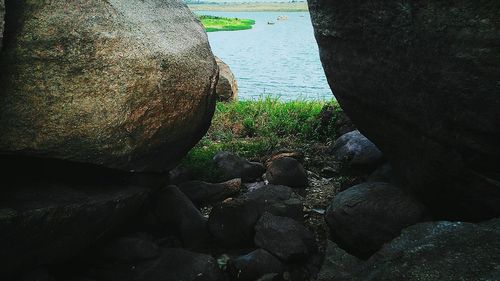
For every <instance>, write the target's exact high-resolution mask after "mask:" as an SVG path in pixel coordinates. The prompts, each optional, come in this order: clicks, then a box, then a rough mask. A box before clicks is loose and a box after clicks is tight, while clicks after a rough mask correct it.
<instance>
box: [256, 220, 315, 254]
mask: <svg viewBox="0 0 500 281" xmlns="http://www.w3.org/2000/svg"><path fill="white" fill-rule="evenodd" d="M255 245H257V246H259V247H261V248H264V249H266V250H268V251H269V252H270V253H272V254H274V255H275V256H277V257H278V258H280V259H282V260H284V261H297V260H301V259H305V258H307V257H308V256H310V255H311V254H313V253H315V252H316V251H317V249H318V248H317V245H316V239H315V237H314V235H313V234H312V232H311V231H309V230H308V229H307V228H306V227H305V226H303V225H302V224H300V223H299V222H298V221H296V220H294V219H291V218H286V217H279V216H275V215H272V214H270V213H267V212H266V213H264V215H262V217H261V218H260V219H259V221H258V222H257V225H255Z"/></svg>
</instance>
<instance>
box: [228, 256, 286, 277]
mask: <svg viewBox="0 0 500 281" xmlns="http://www.w3.org/2000/svg"><path fill="white" fill-rule="evenodd" d="M227 267H228V272H229V274H230V276H231V277H232V279H233V280H239V281H254V280H256V279H258V278H259V277H261V276H263V275H265V274H269V273H275V274H279V273H281V272H283V270H284V267H283V264H282V263H281V262H280V260H278V259H277V258H276V257H275V256H273V255H271V254H270V253H269V252H267V251H266V250H263V249H257V250H255V251H253V252H251V253H249V254H247V255H244V256H240V257H237V258H234V259H231V260H229V262H228V264H227Z"/></svg>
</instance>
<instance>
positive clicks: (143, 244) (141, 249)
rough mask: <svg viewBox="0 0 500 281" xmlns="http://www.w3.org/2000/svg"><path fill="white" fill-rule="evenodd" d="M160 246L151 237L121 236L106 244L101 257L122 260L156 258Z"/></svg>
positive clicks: (132, 260) (133, 260) (134, 260)
mask: <svg viewBox="0 0 500 281" xmlns="http://www.w3.org/2000/svg"><path fill="white" fill-rule="evenodd" d="M159 255H160V248H159V247H158V245H157V244H156V243H155V242H153V241H151V240H150V239H145V238H142V237H121V238H118V239H116V240H114V241H112V242H110V243H109V244H107V245H105V246H104V247H103V249H102V251H101V253H100V257H102V258H104V259H107V260H112V261H121V262H136V261H142V260H148V259H153V258H156V257H157V256H159Z"/></svg>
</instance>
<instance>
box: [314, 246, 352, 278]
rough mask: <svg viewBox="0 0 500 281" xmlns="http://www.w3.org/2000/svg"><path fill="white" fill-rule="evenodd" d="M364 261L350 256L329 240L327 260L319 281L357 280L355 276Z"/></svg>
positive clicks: (319, 275) (326, 253)
mask: <svg viewBox="0 0 500 281" xmlns="http://www.w3.org/2000/svg"><path fill="white" fill-rule="evenodd" d="M361 265H362V261H361V260H359V259H358V258H356V257H354V256H351V255H349V254H348V253H346V252H345V251H344V250H342V249H340V248H339V246H338V245H337V244H335V243H333V242H332V241H330V240H328V241H327V245H326V252H325V260H324V262H323V266H322V267H321V271H320V272H319V274H318V280H317V281H352V280H357V279H356V277H355V274H356V273H357V272H358V269H359V267H360V266H361Z"/></svg>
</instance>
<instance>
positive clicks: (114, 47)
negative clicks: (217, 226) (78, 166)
mask: <svg viewBox="0 0 500 281" xmlns="http://www.w3.org/2000/svg"><path fill="white" fill-rule="evenodd" d="M7 10H8V15H9V19H13V20H11V21H10V22H9V26H8V29H9V30H8V32H6V37H5V42H6V44H4V48H3V50H2V53H1V55H0V85H1V95H0V131H1V132H2V134H1V136H0V152H2V153H15V154H23V155H30V156H39V157H47V158H56V159H64V160H70V161H75V162H84V163H91V164H97V165H102V166H106V167H111V168H117V169H123V170H135V171H164V170H167V169H169V168H172V167H173V166H174V165H175V163H176V162H177V161H178V160H179V159H180V158H181V157H182V156H184V154H185V153H186V152H187V151H188V150H189V149H190V148H191V147H192V146H193V145H194V144H195V143H196V142H197V141H198V140H199V138H201V136H203V134H204V133H205V132H206V129H207V128H208V126H209V123H210V120H211V117H212V115H213V111H214V103H215V94H214V90H215V84H216V81H217V74H218V68H217V65H216V63H215V59H214V57H213V54H212V52H211V50H210V46H209V44H208V40H207V36H206V34H205V31H204V29H203V27H202V26H201V24H200V22H199V21H198V20H197V19H196V18H195V16H194V15H193V14H192V13H191V12H190V11H189V9H188V8H187V6H186V5H185V4H184V3H183V1H181V0H169V1H160V0H145V1H139V0H111V1H95V0H84V1H78V2H68V1H64V0H55V1H44V2H36V1H35V2H24V1H22V2H19V1H10V2H8V3H7Z"/></svg>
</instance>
